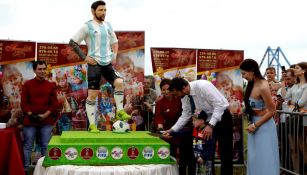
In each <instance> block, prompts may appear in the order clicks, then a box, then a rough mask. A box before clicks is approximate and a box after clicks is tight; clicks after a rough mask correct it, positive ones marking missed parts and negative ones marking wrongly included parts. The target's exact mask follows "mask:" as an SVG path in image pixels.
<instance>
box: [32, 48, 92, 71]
mask: <svg viewBox="0 0 307 175" xmlns="http://www.w3.org/2000/svg"><path fill="white" fill-rule="evenodd" d="M80 48H81V49H82V50H83V52H84V53H85V54H86V53H87V47H86V46H85V45H81V46H80ZM37 60H44V61H46V62H47V64H48V65H51V66H52V67H59V66H71V65H77V64H83V63H84V61H83V60H82V59H81V58H80V57H79V56H78V55H77V54H76V53H75V52H74V51H73V50H72V48H71V47H70V46H69V44H54V43H37Z"/></svg>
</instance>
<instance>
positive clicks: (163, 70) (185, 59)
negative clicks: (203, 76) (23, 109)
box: [150, 48, 196, 94]
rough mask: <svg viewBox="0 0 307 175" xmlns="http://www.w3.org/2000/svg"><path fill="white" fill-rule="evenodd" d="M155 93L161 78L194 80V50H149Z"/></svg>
mask: <svg viewBox="0 0 307 175" xmlns="http://www.w3.org/2000/svg"><path fill="white" fill-rule="evenodd" d="M150 54H151V61H152V68H153V74H154V77H155V86H156V91H157V93H158V94H160V93H161V92H160V88H159V84H160V82H161V79H162V78H173V77H178V76H181V77H185V78H186V79H187V80H189V81H193V80H196V49H186V48H150Z"/></svg>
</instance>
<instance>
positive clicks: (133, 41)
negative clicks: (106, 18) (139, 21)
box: [115, 31, 145, 53]
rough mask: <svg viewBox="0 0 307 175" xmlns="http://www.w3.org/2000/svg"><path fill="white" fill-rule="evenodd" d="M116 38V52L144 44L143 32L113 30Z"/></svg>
mask: <svg viewBox="0 0 307 175" xmlns="http://www.w3.org/2000/svg"><path fill="white" fill-rule="evenodd" d="M115 33H116V36H117V39H118V45H119V48H118V52H119V53H122V52H127V51H129V50H131V49H132V50H135V49H141V48H144V45H145V32H144V31H140V32H134V31H133V32H115Z"/></svg>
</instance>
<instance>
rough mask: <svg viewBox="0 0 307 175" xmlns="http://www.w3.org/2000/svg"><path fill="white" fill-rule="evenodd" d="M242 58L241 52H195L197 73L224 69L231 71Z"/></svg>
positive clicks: (242, 53)
mask: <svg viewBox="0 0 307 175" xmlns="http://www.w3.org/2000/svg"><path fill="white" fill-rule="evenodd" d="M243 58H244V52H243V51H241V50H210V49H198V50H197V73H198V75H199V74H202V73H203V72H204V71H209V70H210V71H213V70H214V71H219V70H224V69H233V67H234V66H239V65H240V63H241V61H242V60H243Z"/></svg>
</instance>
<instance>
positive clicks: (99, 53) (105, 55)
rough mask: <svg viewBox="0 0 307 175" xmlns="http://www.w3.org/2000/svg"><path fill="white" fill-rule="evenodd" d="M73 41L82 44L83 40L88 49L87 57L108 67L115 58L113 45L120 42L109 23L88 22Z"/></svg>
mask: <svg viewBox="0 0 307 175" xmlns="http://www.w3.org/2000/svg"><path fill="white" fill-rule="evenodd" d="M72 40H73V41H75V42H76V43H78V44H80V43H81V42H82V41H83V40H84V41H85V43H86V45H87V47H88V53H87V55H88V56H90V57H92V58H94V59H95V60H96V61H97V62H98V64H100V65H108V64H110V63H111V61H112V58H113V53H112V48H111V45H112V44H114V43H116V42H118V40H117V38H116V35H115V32H114V31H113V29H112V26H111V24H110V23H109V22H105V21H104V22H103V23H102V24H99V23H97V22H96V21H94V20H90V21H88V22H86V23H85V24H84V25H83V26H82V28H81V29H80V30H79V31H78V32H77V33H76V34H75V35H74V36H73V38H72Z"/></svg>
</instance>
